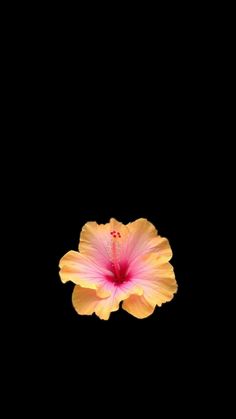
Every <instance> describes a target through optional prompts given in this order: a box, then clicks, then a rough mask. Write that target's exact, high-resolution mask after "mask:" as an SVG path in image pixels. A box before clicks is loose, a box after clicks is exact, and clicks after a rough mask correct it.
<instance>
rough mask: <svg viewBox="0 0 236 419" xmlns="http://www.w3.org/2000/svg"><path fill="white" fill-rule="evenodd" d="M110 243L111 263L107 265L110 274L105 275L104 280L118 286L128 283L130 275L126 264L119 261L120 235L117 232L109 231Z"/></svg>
mask: <svg viewBox="0 0 236 419" xmlns="http://www.w3.org/2000/svg"><path fill="white" fill-rule="evenodd" d="M110 234H111V236H112V243H111V262H110V263H109V265H108V267H107V268H108V270H109V271H110V274H108V275H106V279H107V281H109V282H112V283H113V284H116V285H120V284H123V283H124V282H128V281H129V280H130V279H131V275H130V273H128V267H129V265H128V262H127V261H124V260H123V261H121V260H120V243H119V239H121V234H120V233H119V231H115V230H114V231H111V233H110Z"/></svg>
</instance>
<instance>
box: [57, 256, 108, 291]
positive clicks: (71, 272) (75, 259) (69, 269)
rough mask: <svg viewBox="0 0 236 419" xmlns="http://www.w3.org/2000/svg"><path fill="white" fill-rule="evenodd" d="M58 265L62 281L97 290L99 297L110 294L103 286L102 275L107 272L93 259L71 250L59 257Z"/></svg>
mask: <svg viewBox="0 0 236 419" xmlns="http://www.w3.org/2000/svg"><path fill="white" fill-rule="evenodd" d="M59 266H60V268H61V270H60V272H59V275H60V278H61V281H62V282H63V283H65V282H67V281H72V282H74V284H76V285H80V286H81V287H84V288H90V289H94V290H97V293H98V295H99V296H100V297H108V296H109V295H110V292H109V291H108V290H107V289H105V287H104V275H105V274H106V273H109V272H108V271H106V270H105V269H104V268H102V267H101V266H99V265H97V264H96V262H95V261H94V260H92V259H89V258H87V257H86V256H85V255H81V254H80V253H78V252H74V251H73V250H71V251H69V252H68V253H66V254H65V255H64V256H63V257H62V258H61V260H60V264H59Z"/></svg>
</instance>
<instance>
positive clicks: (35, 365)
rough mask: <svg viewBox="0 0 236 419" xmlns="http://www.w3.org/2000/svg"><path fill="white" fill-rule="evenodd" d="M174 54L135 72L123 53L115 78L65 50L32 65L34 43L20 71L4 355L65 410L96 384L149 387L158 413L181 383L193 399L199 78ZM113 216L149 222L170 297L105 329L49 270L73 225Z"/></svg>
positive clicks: (114, 317)
mask: <svg viewBox="0 0 236 419" xmlns="http://www.w3.org/2000/svg"><path fill="white" fill-rule="evenodd" d="M193 42H194V41H193ZM171 45H172V46H173V47H174V48H173V49H174V51H175V55H174V51H173V54H172V55H171V59H170V56H169V50H166V54H163V52H160V57H164V59H162V58H160V60H159V63H162V64H161V65H160V64H159V65H158V66H157V65H156V60H155V57H154V56H153V51H152V50H150V51H149V52H148V51H146V48H144V50H145V51H146V58H145V60H142V65H141V64H140V60H139V58H140V56H139V51H137V61H136V62H134V58H132V59H131V60H130V61H129V63H128V59H129V58H130V55H129V54H127V61H125V63H126V64H125V65H123V66H122V65H121V66H120V67H119V66H118V64H117V59H116V57H113V58H111V60H110V59H109V60H108V61H109V63H110V66H109V67H108V66H106V65H105V66H104V61H103V58H102V59H101V55H99V57H100V60H99V61H98V59H96V60H95V61H94V63H93V65H92V64H91V61H87V60H84V61H83V65H82V61H81V60H79V59H78V57H76V58H75V54H73V51H71V50H70V51H69V50H68V48H69V47H68V44H67V45H64V44H63V43H62V44H60V47H61V48H62V49H63V51H64V52H63V54H64V55H63V59H62V54H61V51H59V50H57V51H55V49H54V48H52V46H51V45H49V46H48V49H46V50H45V51H44V52H43V57H44V59H43V60H40V59H39V55H38V54H34V53H33V52H34V50H35V49H34V48H36V45H34V48H32V53H31V54H30V59H29V61H28V62H30V66H27V67H26V69H25V67H24V71H23V72H22V73H21V71H19V74H18V80H17V83H16V84H17V86H16V90H15V93H17V94H16V98H17V99H16V101H15V102H14V105H15V108H16V113H17V117H16V119H15V121H14V124H15V127H16V128H17V131H18V132H20V133H21V135H22V136H23V137H24V138H25V139H26V140H27V141H26V142H25V144H24V143H22V142H20V143H19V144H18V147H19V155H20V153H21V155H24V159H20V162H19V165H20V171H19V173H20V176H19V178H18V177H17V178H16V183H19V189H18V193H19V191H20V193H19V196H18V195H17V198H16V203H17V208H18V209H19V214H20V223H19V225H20V230H21V231H20V233H19V236H18V237H22V238H23V240H22V241H24V246H23V245H22V247H23V254H24V257H23V260H24V261H25V263H24V267H25V269H24V270H23V272H22V271H21V273H20V275H19V278H21V279H23V281H22V280H20V282H16V286H17V287H18V288H19V290H20V292H19V294H18V293H16V292H15V293H14V298H15V299H16V300H17V303H18V304H19V302H20V310H18V309H17V310H16V308H15V307H16V306H15V305H14V304H12V306H11V308H9V309H8V312H9V315H10V316H12V315H13V323H14V326H17V327H16V328H15V330H16V332H15V334H14V336H13V340H14V344H13V346H12V347H13V348H15V347H17V349H18V353H20V354H23V357H24V359H26V360H27V361H26V364H27V366H28V365H29V364H30V365H32V378H31V379H32V381H33V382H34V381H35V377H36V376H37V375H38V374H39V375H40V376H43V378H44V381H43V383H44V386H45V387H47V386H48V387H49V389H50V385H51V383H52V386H54V387H55V386H58V387H59V389H60V391H61V392H63V395H64V397H65V394H66V392H68V397H69V399H72V398H73V396H72V394H73V393H75V395H76V391H78V388H80V389H81V388H82V389H83V392H84V393H86V389H88V388H89V391H91V388H92V389H93V390H95V393H96V392H98V391H99V386H100V383H101V381H103V380H104V381H105V390H104V391H105V392H107V391H108V389H110V387H111V388H112V387H113V386H115V384H117V383H116V380H117V377H119V379H121V380H122V384H121V391H122V394H125V395H126V394H127V391H129V386H131V387H132V390H133V389H137V397H136V398H138V397H139V396H138V395H139V394H140V393H141V394H142V392H143V391H144V390H146V389H149V387H150V390H151V388H154V389H155V390H156V391H157V392H158V395H159V400H160V398H161V399H162V403H163V405H165V403H168V401H167V402H165V397H167V396H168V394H171V398H172V397H173V398H174V395H175V394H176V393H178V391H180V393H181V390H180V389H179V381H180V380H181V382H182V385H183V387H184V388H185V390H184V391H183V395H186V388H187V387H188V385H189V390H190V392H191V382H192V377H194V376H195V374H196V370H197V364H198V362H197V361H198V359H199V356H200V354H201V352H202V351H203V348H204V333H205V329H203V328H202V325H203V322H202V320H203V315H202V312H203V307H204V304H205V302H204V300H203V297H202V295H203V296H204V293H202V292H201V286H202V284H203V282H204V280H205V278H204V268H203V266H204V263H205V260H204V256H202V255H203V252H202V248H203V246H204V244H203V241H202V231H203V230H204V227H205V221H207V220H208V213H207V208H206V203H205V192H206V191H207V190H208V188H209V194H210V193H211V189H210V183H209V182H210V181H209V180H207V178H206V177H205V176H204V173H205V167H206V164H207V163H208V155H207V150H206V147H205V145H204V142H205V140H206V138H207V136H208V133H209V132H208V130H209V127H208V124H207V123H209V120H210V118H211V114H210V111H209V109H208V102H207V98H208V93H206V91H204V92H203V90H204V88H205V84H204V83H205V77H207V75H206V72H205V71H204V72H203V70H202V69H201V68H200V66H198V64H197V63H196V62H195V55H194V54H193V55H191V54H190V53H189V51H190V49H187V50H186V49H185V51H181V50H180V49H178V48H175V46H174V39H173V43H171ZM36 51H37V52H38V50H37V49H36ZM145 51H144V52H145ZM186 51H188V52H186ZM87 53H88V55H89V54H90V50H89V51H88V52H87ZM158 53H159V52H158ZM27 54H29V53H28V51H27ZM45 57H46V59H45ZM153 57H154V58H153ZM26 58H27V59H28V58H29V57H28V56H27V57H26ZM106 58H107V57H106ZM19 62H20V63H22V62H24V57H23V54H22V53H21V55H20V59H19ZM106 62H107V61H106ZM78 63H80V64H78ZM102 64H103V65H102ZM18 65H19V63H18ZM104 68H105V69H106V71H105V70H104ZM137 68H138V70H139V71H137ZM17 89H18V90H17ZM29 140H30V141H29ZM14 151H15V153H16V154H17V152H18V150H17V145H16V146H15V150H14ZM111 217H115V218H117V219H118V220H119V221H121V222H123V223H128V222H130V221H134V220H135V219H137V218H140V217H144V218H147V219H148V220H149V221H151V222H152V223H153V224H154V225H155V226H156V227H157V229H158V231H159V233H160V235H162V236H164V237H167V238H168V239H169V241H170V245H171V247H172V250H173V259H172V261H171V263H172V264H173V266H174V269H175V274H176V280H177V282H178V286H179V289H178V292H177V294H176V295H175V297H174V299H173V300H172V301H171V302H169V303H166V304H164V305H163V306H162V307H161V308H156V310H155V312H154V314H153V315H152V316H150V317H148V318H147V319H143V320H139V319H136V318H134V317H132V316H131V315H129V314H128V313H126V312H125V311H122V309H120V310H119V311H118V312H114V313H112V314H111V317H110V319H109V320H108V321H102V320H100V319H99V318H97V317H96V316H95V315H93V316H79V315H78V314H77V313H76V312H75V310H74V309H73V307H72V303H71V294H72V290H73V285H72V284H70V283H68V284H65V285H64V284H62V283H61V281H60V278H59V275H58V271H59V268H58V264H59V260H60V258H61V257H62V256H63V255H64V254H65V253H66V252H67V251H69V250H72V249H73V250H76V249H77V247H78V242H79V234H80V231H81V228H82V227H83V225H84V224H85V223H86V222H87V221H96V222H98V223H106V222H108V221H109V219H110V218H111ZM204 231H205V232H206V234H207V231H206V230H204ZM19 266H20V267H21V266H22V260H21V261H20V264H19ZM199 289H200V292H199ZM199 294H200V295H201V297H199ZM19 295H20V296H21V297H20V298H19ZM19 300H20V301H19ZM205 326H206V324H204V327H205ZM19 348H20V351H19ZM23 365H25V364H23ZM27 369H28V368H27ZM36 371H37V374H36ZM141 375H142V376H143V377H144V378H143V377H142V378H141ZM145 377H146V378H145ZM72 378H73V380H74V379H75V380H76V383H77V384H76V387H74V386H73V387H72V385H71V382H72ZM150 378H151V381H152V380H155V386H154V387H153V383H151V382H150ZM29 381H30V380H29ZM68 383H69V384H70V385H69V384H68ZM54 387H53V388H54ZM157 389H158V390H157ZM169 392H170V393H169ZM53 394H54V391H53V390H52V391H50V390H49V392H48V397H49V398H52V397H53ZM58 394H60V393H58ZM76 397H77V398H78V395H76ZM153 400H154V401H155V398H154V399H153ZM166 400H167V399H166Z"/></svg>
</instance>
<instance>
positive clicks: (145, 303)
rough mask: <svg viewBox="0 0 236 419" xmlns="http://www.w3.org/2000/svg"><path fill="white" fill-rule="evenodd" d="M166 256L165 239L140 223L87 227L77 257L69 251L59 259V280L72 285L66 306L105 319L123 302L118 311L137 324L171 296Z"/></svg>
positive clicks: (144, 222)
mask: <svg viewBox="0 0 236 419" xmlns="http://www.w3.org/2000/svg"><path fill="white" fill-rule="evenodd" d="M171 257H172V251H171V248H170V245H169V242H168V240H167V239H165V238H163V237H161V236H159V235H158V233H157V230H156V229H155V227H154V225H153V224H151V223H150V222H149V221H148V220H146V219H143V218H140V219H138V220H136V221H134V222H132V223H129V224H127V225H124V224H122V223H120V222H119V221H117V220H115V219H114V218H111V220H110V222H109V223H107V224H97V223H96V222H88V223H86V224H85V225H84V227H83V229H82V232H81V235H80V243H79V252H75V251H73V250H71V251H70V252H68V253H66V254H65V256H63V257H62V259H61V260H60V277H61V280H62V282H64V283H65V282H67V281H72V282H73V283H74V284H76V285H75V288H74V291H73V295H72V302H73V305H74V308H75V310H76V311H77V312H78V313H79V314H87V315H89V314H93V313H94V312H95V314H96V315H97V316H98V317H100V319H104V320H108V319H109V317H110V313H111V312H112V311H117V310H118V309H119V304H120V302H121V301H123V303H122V308H123V309H124V310H126V311H128V313H130V314H132V315H133V316H135V317H138V318H139V319H142V318H144V317H148V316H149V315H150V314H152V313H153V311H154V309H155V307H156V305H157V306H161V305H162V304H163V303H165V302H167V301H170V300H171V299H172V298H173V296H174V294H175V293H176V291H177V283H176V280H175V275H174V270H173V267H172V265H171V264H170V263H169V260H170V259H171Z"/></svg>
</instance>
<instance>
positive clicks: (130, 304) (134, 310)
mask: <svg viewBox="0 0 236 419" xmlns="http://www.w3.org/2000/svg"><path fill="white" fill-rule="evenodd" d="M122 308H123V309H124V310H125V311H127V312H128V313H130V314H132V315H133V316H135V317H137V318H138V319H144V318H145V317H148V316H150V315H151V314H152V313H153V311H154V309H155V306H151V304H149V303H148V302H147V301H146V299H145V298H144V297H143V296H141V297H140V296H137V295H131V296H130V297H129V298H127V300H125V301H124V302H123V304H122Z"/></svg>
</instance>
